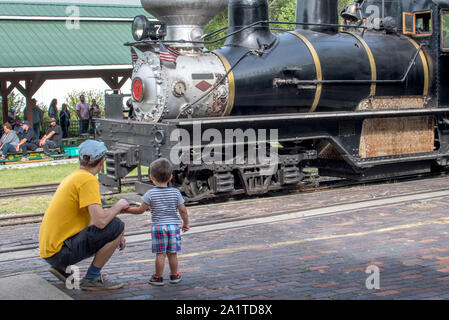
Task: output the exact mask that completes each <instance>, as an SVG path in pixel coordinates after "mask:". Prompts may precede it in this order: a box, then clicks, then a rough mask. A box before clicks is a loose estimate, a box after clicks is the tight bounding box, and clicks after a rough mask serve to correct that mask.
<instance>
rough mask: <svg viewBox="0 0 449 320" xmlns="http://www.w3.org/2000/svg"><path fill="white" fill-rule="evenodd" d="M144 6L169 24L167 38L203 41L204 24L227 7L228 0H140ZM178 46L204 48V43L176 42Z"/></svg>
mask: <svg viewBox="0 0 449 320" xmlns="http://www.w3.org/2000/svg"><path fill="white" fill-rule="evenodd" d="M140 2H141V3H142V6H143V8H144V9H145V10H146V11H148V12H149V13H150V14H151V15H153V16H154V17H155V18H156V19H158V20H159V21H162V22H165V23H166V24H167V35H166V37H165V40H185V41H201V36H202V35H203V34H204V31H203V30H204V26H205V25H206V24H207V23H208V22H209V21H210V20H212V19H213V18H214V17H215V16H216V15H217V14H218V13H220V12H221V11H223V10H224V9H226V7H227V5H228V0H214V1H200V0H140ZM171 46H175V47H178V48H202V47H203V45H202V44H193V43H176V44H172V45H171Z"/></svg>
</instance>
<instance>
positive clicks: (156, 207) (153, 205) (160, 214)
mask: <svg viewBox="0 0 449 320" xmlns="http://www.w3.org/2000/svg"><path fill="white" fill-rule="evenodd" d="M142 201H143V202H145V203H146V204H147V205H148V206H149V207H150V212H151V222H152V223H153V225H160V224H182V220H181V218H180V217H179V215H178V207H179V206H180V205H182V204H183V203H184V198H183V197H182V195H181V192H180V191H179V190H178V189H176V188H172V187H166V188H161V187H155V188H153V189H151V190H149V191H147V192H146V193H145V194H144V195H143V196H142Z"/></svg>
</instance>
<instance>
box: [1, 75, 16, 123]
mask: <svg viewBox="0 0 449 320" xmlns="http://www.w3.org/2000/svg"><path fill="white" fill-rule="evenodd" d="M18 83H19V82H18V81H12V82H11V83H10V84H9V86H8V85H7V80H1V81H0V90H1V94H2V111H3V123H5V122H7V121H8V96H9V95H10V94H11V92H12V91H13V90H14V88H15V87H16V86H17V84H18Z"/></svg>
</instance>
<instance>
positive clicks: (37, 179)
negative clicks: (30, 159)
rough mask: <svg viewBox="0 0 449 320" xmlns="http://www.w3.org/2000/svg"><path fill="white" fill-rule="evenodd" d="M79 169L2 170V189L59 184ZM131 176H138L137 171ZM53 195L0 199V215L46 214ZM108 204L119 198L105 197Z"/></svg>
mask: <svg viewBox="0 0 449 320" xmlns="http://www.w3.org/2000/svg"><path fill="white" fill-rule="evenodd" d="M78 168H79V163H69V164H62V165H56V166H45V167H35V168H26V169H3V170H0V188H8V187H19V186H29V185H37V184H47V183H59V182H61V181H62V180H63V179H64V178H65V177H67V176H68V175H69V174H71V173H72V172H73V171H75V170H76V169H78ZM142 174H143V175H147V174H148V168H147V167H142ZM129 175H137V169H135V170H133V171H132V172H131V173H130V174H129ZM133 191H134V186H123V188H122V192H123V193H127V192H133ZM52 197H53V195H48V196H46V195H44V196H30V197H18V198H9V199H0V214H13V213H34V212H44V211H45V210H46V209H47V207H48V205H49V204H50V201H51V199H52ZM103 199H104V200H105V202H106V204H110V205H112V204H114V203H115V202H117V201H118V198H117V197H110V196H108V197H104V198H103Z"/></svg>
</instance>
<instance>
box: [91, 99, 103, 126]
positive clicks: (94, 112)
mask: <svg viewBox="0 0 449 320" xmlns="http://www.w3.org/2000/svg"><path fill="white" fill-rule="evenodd" d="M98 118H101V107H100V106H99V105H98V104H97V100H95V99H92V105H91V106H90V109H89V120H90V133H91V134H94V133H95V119H98Z"/></svg>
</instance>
